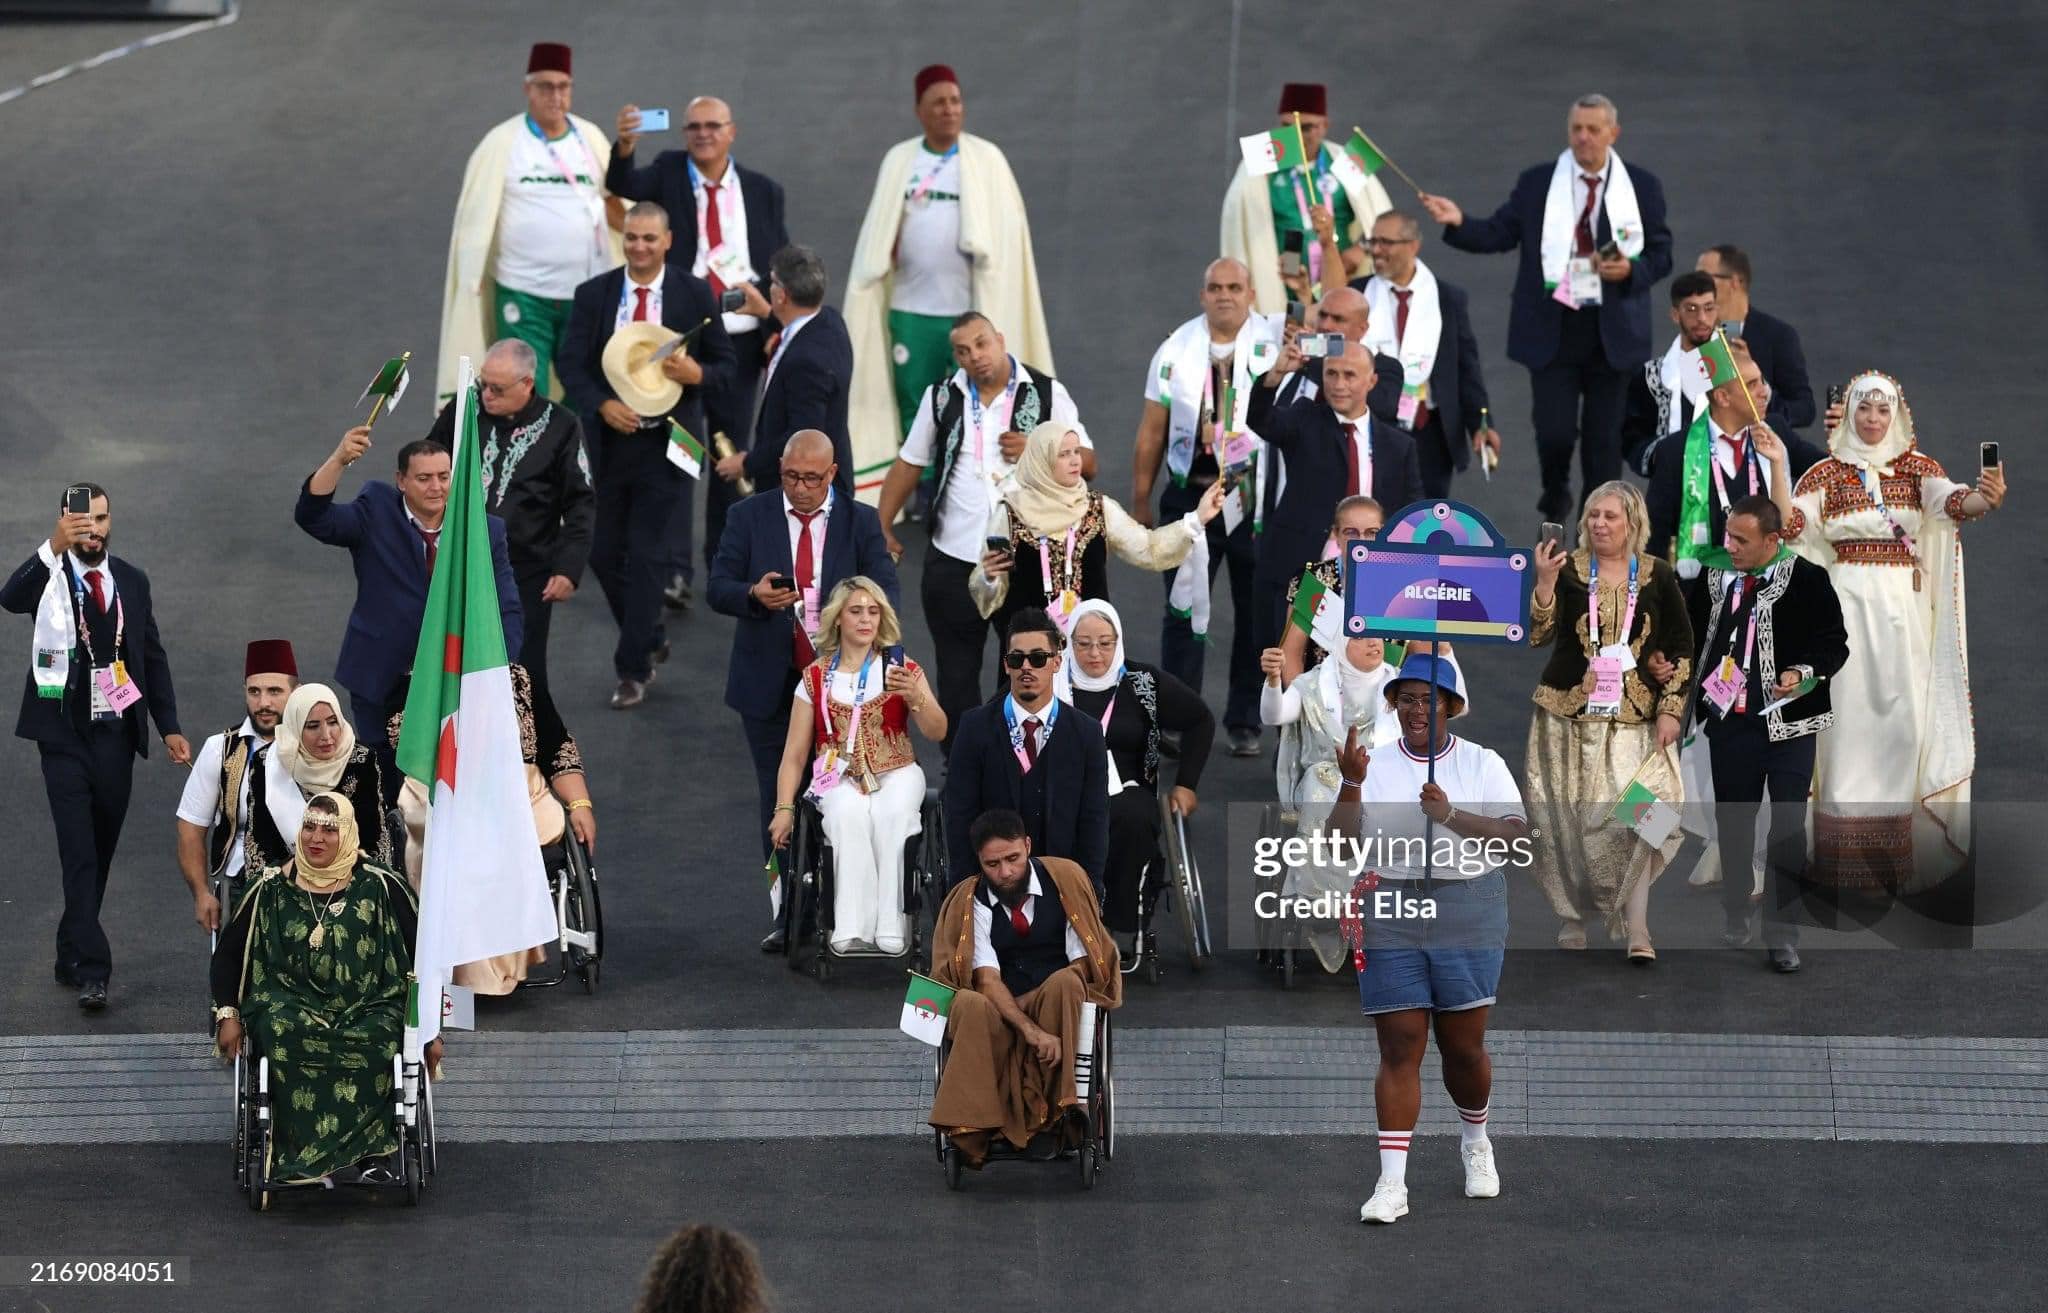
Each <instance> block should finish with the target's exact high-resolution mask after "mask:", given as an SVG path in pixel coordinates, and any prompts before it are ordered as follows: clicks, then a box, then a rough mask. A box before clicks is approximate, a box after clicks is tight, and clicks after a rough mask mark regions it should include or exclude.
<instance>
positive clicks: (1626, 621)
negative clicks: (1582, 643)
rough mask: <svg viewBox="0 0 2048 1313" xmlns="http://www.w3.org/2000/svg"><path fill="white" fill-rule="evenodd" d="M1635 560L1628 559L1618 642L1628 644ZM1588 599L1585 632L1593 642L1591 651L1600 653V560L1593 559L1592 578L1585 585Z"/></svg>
mask: <svg viewBox="0 0 2048 1313" xmlns="http://www.w3.org/2000/svg"><path fill="white" fill-rule="evenodd" d="M1636 560H1637V558H1636V557H1634V556H1631V557H1629V558H1628V609H1627V610H1626V611H1624V612H1623V613H1622V616H1621V637H1620V638H1619V639H1618V640H1617V641H1618V642H1622V643H1626V642H1628V631H1629V630H1631V629H1633V628H1635V623H1636ZM1587 592H1588V593H1589V595H1590V596H1589V597H1588V599H1587V602H1586V632H1587V634H1588V635H1590V636H1591V638H1592V640H1593V651H1594V652H1595V653H1596V654H1597V653H1598V652H1599V651H1600V558H1599V557H1597V556H1596V557H1594V558H1593V577H1592V579H1591V580H1590V581H1589V582H1588V584H1587Z"/></svg>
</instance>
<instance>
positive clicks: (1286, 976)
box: [1280, 946, 1294, 989]
mask: <svg viewBox="0 0 2048 1313" xmlns="http://www.w3.org/2000/svg"><path fill="white" fill-rule="evenodd" d="M1280 988H1282V989H1293V988H1294V949H1293V948H1292V947H1289V946H1283V947H1282V948H1281V950H1280Z"/></svg>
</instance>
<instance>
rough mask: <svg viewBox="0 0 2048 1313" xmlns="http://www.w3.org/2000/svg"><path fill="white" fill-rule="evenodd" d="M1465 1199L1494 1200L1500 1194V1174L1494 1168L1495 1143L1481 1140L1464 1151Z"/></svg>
mask: <svg viewBox="0 0 2048 1313" xmlns="http://www.w3.org/2000/svg"><path fill="white" fill-rule="evenodd" d="M1464 1158H1465V1197H1466V1198H1467V1199H1492V1198H1495V1197H1496V1196H1498V1195H1499V1194H1500V1173H1499V1172H1497V1171H1495V1170H1494V1168H1493V1141H1491V1140H1481V1141H1480V1142H1479V1143H1477V1144H1468V1145H1466V1146H1465V1149H1464Z"/></svg>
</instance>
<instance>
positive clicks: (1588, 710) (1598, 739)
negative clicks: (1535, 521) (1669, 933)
mask: <svg viewBox="0 0 2048 1313" xmlns="http://www.w3.org/2000/svg"><path fill="white" fill-rule="evenodd" d="M1649 536H1650V514H1649V509H1648V507H1647V506H1646V505H1645V504H1644V502H1643V494H1642V493H1641V492H1639V491H1637V490H1636V488H1635V485H1633V484H1630V483H1624V482H1621V481H1619V480H1616V481H1614V482H1611V483H1603V484H1601V485H1600V486H1599V487H1597V488H1595V489H1594V490H1593V491H1592V493H1591V494H1590V495H1589V496H1588V497H1587V498H1586V507H1585V510H1584V511H1583V512H1582V514H1581V516H1580V519H1579V546H1578V550H1576V551H1574V552H1571V553H1566V552H1565V551H1564V549H1563V547H1562V546H1561V545H1559V544H1555V543H1548V542H1546V543H1540V544H1538V545H1537V548H1536V589H1535V596H1534V598H1533V599H1532V602H1531V605H1530V609H1529V645H1530V646H1531V647H1548V648H1550V649H1551V652H1550V660H1549V662H1548V663H1547V664H1546V665H1545V666H1544V668H1543V674H1542V676H1541V678H1540V680H1539V681H1538V683H1537V685H1536V692H1535V695H1534V697H1533V699H1532V700H1533V701H1534V702H1535V703H1536V715H1535V718H1534V719H1533V720H1532V721H1531V723H1530V725H1529V747H1528V757H1527V759H1526V762H1525V764H1524V770H1525V773H1526V775H1527V777H1528V781H1529V790H1528V797H1529V802H1530V803H1531V804H1532V806H1533V807H1534V809H1535V810H1534V812H1533V813H1532V814H1531V816H1530V820H1531V821H1532V822H1533V826H1532V831H1533V837H1534V840H1535V850H1536V865H1535V874H1536V878H1537V881H1538V882H1539V883H1540V884H1541V886H1542V888H1543V892H1544V894H1545V896H1546V897H1547V898H1549V900H1550V906H1551V910H1552V911H1554V912H1556V913H1557V915H1558V918H1559V919H1560V921H1561V922H1562V925H1561V927H1560V929H1559V930H1558V934H1557V942H1558V946H1559V947H1560V948H1584V947H1585V946H1586V930H1585V924H1584V922H1585V916H1586V914H1587V913H1588V912H1592V913H1595V914H1597V915H1598V916H1599V917H1600V918H1601V920H1603V921H1604V922H1605V923H1606V927H1607V933H1608V935H1609V936H1610V937H1616V938H1618V937H1620V936H1621V935H1623V934H1626V935H1627V937H1628V959H1629V961H1631V962H1636V963H1641V964H1647V963H1650V962H1654V961H1656V959H1657V950H1656V948H1655V946H1654V945H1652V944H1651V942H1650V924H1649V907H1650V885H1651V883H1652V882H1654V881H1655V880H1656V878H1657V877H1658V875H1660V874H1662V873H1663V870H1664V868H1665V866H1666V865H1668V864H1669V863H1670V861H1671V859H1672V858H1673V857H1675V856H1677V854H1678V849H1679V847H1680V845H1681V844H1683V842H1684V839H1685V836H1684V835H1683V833H1681V832H1680V830H1679V829H1678V827H1676V826H1673V827H1672V828H1671V831H1670V832H1669V833H1668V834H1665V835H1663V836H1661V839H1660V841H1659V842H1658V843H1657V844H1655V845H1654V846H1653V845H1652V844H1650V843H1649V842H1648V841H1647V840H1646V839H1645V838H1644V837H1643V836H1642V835H1641V834H1639V833H1638V832H1637V830H1636V829H1635V828H1634V827H1632V826H1630V825H1627V824H1624V823H1622V822H1620V821H1617V820H1612V819H1610V813H1611V812H1612V811H1613V809H1614V805H1615V803H1616V802H1617V801H1618V800H1619V799H1620V798H1621V797H1622V795H1623V794H1625V793H1627V792H1628V790H1629V787H1630V786H1631V785H1632V784H1640V785H1642V786H1643V787H1645V788H1647V789H1648V790H1649V791H1650V792H1651V793H1653V794H1655V795H1656V796H1657V798H1659V799H1660V800H1662V801H1663V802H1665V803H1667V804H1669V805H1670V806H1671V807H1672V808H1673V810H1676V809H1677V807H1678V806H1679V804H1680V803H1681V802H1683V801H1684V798H1685V790H1684V786H1683V785H1682V784H1681V783H1680V781H1679V776H1678V752H1677V743H1678V733H1679V725H1680V722H1681V720H1682V718H1683V716H1684V714H1685V698H1686V689H1687V685H1688V684H1689V682H1690V681H1691V679H1692V658H1693V634H1692V623H1691V621H1690V620H1689V619H1688V618H1687V616H1686V610H1685V597H1684V595H1683V594H1682V593H1681V592H1680V590H1679V587H1678V580H1677V578H1676V577H1675V576H1674V575H1673V573H1672V570H1671V567H1670V566H1669V565H1668V564H1667V563H1666V562H1664V561H1661V560H1659V559H1657V558H1656V557H1653V556H1651V555H1649V554H1648V552H1647V551H1646V550H1645V547H1646V545H1647V544H1648V542H1649ZM1666 663H1668V667H1669V668H1668V670H1666ZM1653 664H1654V665H1655V666H1656V667H1657V669H1658V670H1665V671H1666V677H1665V678H1663V679H1661V680H1660V679H1658V678H1657V677H1656V675H1654V674H1653V673H1652V672H1651V666H1652V665H1653Z"/></svg>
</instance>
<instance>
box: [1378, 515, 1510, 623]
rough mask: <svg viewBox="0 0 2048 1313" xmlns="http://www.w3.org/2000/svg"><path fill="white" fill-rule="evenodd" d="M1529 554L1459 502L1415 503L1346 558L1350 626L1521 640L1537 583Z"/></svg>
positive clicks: (1484, 518) (1485, 519)
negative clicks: (1377, 535) (1514, 545)
mask: <svg viewBox="0 0 2048 1313" xmlns="http://www.w3.org/2000/svg"><path fill="white" fill-rule="evenodd" d="M1533 565H1534V561H1533V559H1532V556H1531V553H1530V552H1529V551H1528V550H1527V549H1525V548H1520V547H1509V546H1507V545H1506V544H1505V543H1503V542H1502V540H1501V537H1500V534H1499V532H1498V531H1497V530H1496V529H1495V528H1494V527H1493V525H1492V523H1491V522H1490V521H1488V520H1487V518H1486V517H1485V516H1484V515H1481V514H1480V513H1479V512H1478V511H1476V510H1473V509H1472V508H1471V507H1470V506H1466V505H1464V504H1463V503H1461V502H1454V501H1435V502H1417V503H1415V504H1414V505H1413V506H1410V507H1408V508H1407V509H1405V510H1403V511H1402V512H1401V513H1400V514H1399V515H1397V516H1395V517H1394V520H1393V522H1392V523H1390V524H1388V525H1387V526H1386V527H1385V528H1384V529H1382V530H1381V531H1380V536H1379V537H1378V538H1376V539H1372V540H1369V541H1367V540H1359V541H1354V542H1352V543H1351V544H1350V545H1349V547H1348V550H1347V553H1346V557H1345V567H1344V569H1345V577H1344V632H1345V634H1346V635H1347V636H1348V637H1351V638H1388V639H1398V640H1414V639H1447V640H1449V641H1450V642H1452V643H1454V644H1455V643H1519V642H1521V641H1522V640H1523V639H1525V638H1526V637H1528V633H1529V628H1528V626H1529V595H1530V593H1531V591H1532V590H1533V589H1534V588H1535V583H1536V577H1535V570H1534V569H1533V568H1532V567H1533Z"/></svg>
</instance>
